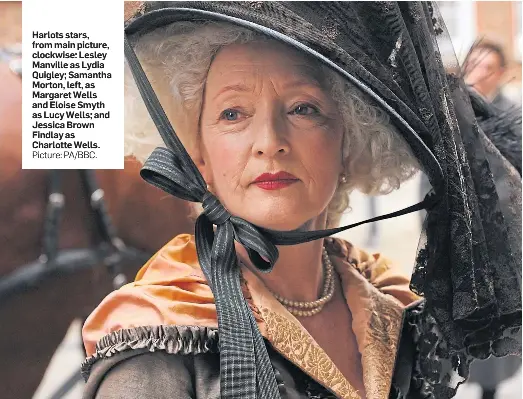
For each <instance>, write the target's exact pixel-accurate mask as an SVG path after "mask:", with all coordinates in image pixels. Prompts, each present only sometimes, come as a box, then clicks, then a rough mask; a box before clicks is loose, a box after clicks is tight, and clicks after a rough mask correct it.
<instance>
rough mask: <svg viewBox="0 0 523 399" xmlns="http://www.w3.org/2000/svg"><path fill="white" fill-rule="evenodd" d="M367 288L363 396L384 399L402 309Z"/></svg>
mask: <svg viewBox="0 0 523 399" xmlns="http://www.w3.org/2000/svg"><path fill="white" fill-rule="evenodd" d="M370 291H371V300H370V301H369V304H370V306H371V309H370V312H371V316H370V321H369V324H368V327H367V332H366V334H365V341H364V342H365V346H364V349H363V353H362V355H361V363H362V367H363V370H364V373H363V385H364V386H365V392H366V394H367V398H369V399H370V398H372V399H387V398H388V397H389V393H390V386H391V382H392V373H393V371H394V365H395V362H396V352H397V346H398V340H399V333H400V329H401V323H402V320H403V309H402V308H401V307H400V306H398V305H397V304H396V303H395V302H394V301H392V300H391V299H389V298H387V296H386V295H383V294H382V293H380V292H378V291H376V290H374V289H373V290H370Z"/></svg>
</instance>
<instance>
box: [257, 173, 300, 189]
mask: <svg viewBox="0 0 523 399" xmlns="http://www.w3.org/2000/svg"><path fill="white" fill-rule="evenodd" d="M297 181H298V178H297V177H296V176H294V175H292V174H290V173H287V172H277V173H263V174H261V175H259V176H258V177H257V178H256V179H255V180H254V181H253V183H254V184H256V185H257V186H258V187H260V188H261V189H263V190H279V189H282V188H285V187H288V186H290V185H291V184H294V183H296V182H297Z"/></svg>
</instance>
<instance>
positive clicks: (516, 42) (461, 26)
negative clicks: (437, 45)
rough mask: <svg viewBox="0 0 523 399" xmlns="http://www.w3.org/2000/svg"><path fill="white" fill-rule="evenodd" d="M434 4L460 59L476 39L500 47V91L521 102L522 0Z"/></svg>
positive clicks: (442, 2)
mask: <svg viewBox="0 0 523 399" xmlns="http://www.w3.org/2000/svg"><path fill="white" fill-rule="evenodd" d="M437 4H438V6H439V9H440V11H441V14H442V16H443V19H444V21H445V25H446V26H447V29H448V31H449V33H450V36H451V38H452V42H453V45H454V49H455V51H456V55H457V57H458V59H459V60H460V61H463V59H464V58H465V56H466V55H467V51H468V49H469V48H470V46H471V45H472V44H473V43H474V41H475V40H477V39H485V40H489V41H492V42H495V43H497V44H499V45H501V46H502V47H503V49H504V50H505V54H506V56H507V59H508V68H507V73H506V76H505V82H506V83H505V85H504V86H503V93H504V94H505V95H507V96H508V97H509V98H511V99H513V100H514V101H517V102H519V103H521V56H522V50H521V47H522V45H523V41H522V38H521V13H522V9H521V1H438V2H437Z"/></svg>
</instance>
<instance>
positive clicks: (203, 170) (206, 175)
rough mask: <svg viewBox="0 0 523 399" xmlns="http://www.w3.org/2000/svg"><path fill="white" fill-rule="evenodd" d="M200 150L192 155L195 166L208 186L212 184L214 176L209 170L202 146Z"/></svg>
mask: <svg viewBox="0 0 523 399" xmlns="http://www.w3.org/2000/svg"><path fill="white" fill-rule="evenodd" d="M198 147H199V148H198V149H197V150H195V151H193V153H192V154H191V158H192V159H193V161H194V164H195V165H196V167H197V168H198V170H199V171H200V174H201V175H202V177H203V180H205V182H206V183H207V185H210V184H211V183H212V174H211V171H210V168H209V163H208V162H206V160H205V153H204V152H203V151H202V149H201V145H200V146H198Z"/></svg>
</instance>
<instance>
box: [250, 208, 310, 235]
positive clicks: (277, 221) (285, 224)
mask: <svg viewBox="0 0 523 399" xmlns="http://www.w3.org/2000/svg"><path fill="white" fill-rule="evenodd" d="M291 214H292V213H291ZM294 215H296V214H295V213H294ZM244 219H245V220H247V221H249V222H251V223H252V224H254V225H256V226H258V227H263V228H264V229H269V230H279V231H294V230H309V229H308V225H309V224H310V219H307V218H305V217H301V218H298V217H296V216H293V217H289V213H287V214H281V213H279V212H278V213H277V214H274V213H272V212H271V213H267V214H264V215H260V214H259V213H257V215H256V216H254V215H251V217H249V216H246V217H244Z"/></svg>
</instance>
